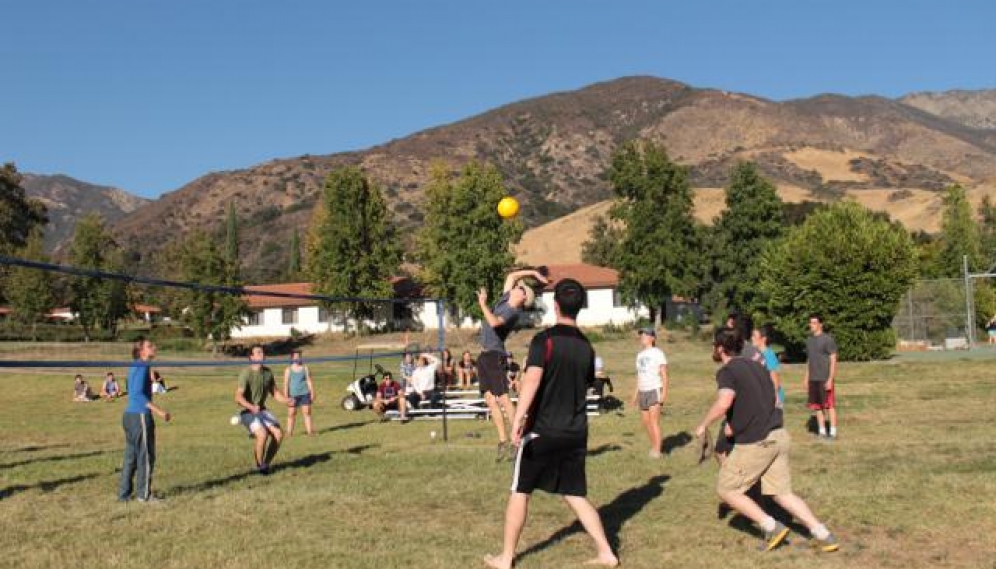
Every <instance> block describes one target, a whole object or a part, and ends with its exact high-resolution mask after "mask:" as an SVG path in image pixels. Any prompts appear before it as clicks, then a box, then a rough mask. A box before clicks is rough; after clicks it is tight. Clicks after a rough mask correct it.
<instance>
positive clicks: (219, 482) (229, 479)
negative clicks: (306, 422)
mask: <svg viewBox="0 0 996 569" xmlns="http://www.w3.org/2000/svg"><path fill="white" fill-rule="evenodd" d="M379 446H380V445H359V446H354V447H350V448H347V449H343V450H335V451H332V450H330V451H326V452H320V453H315V454H309V455H307V456H302V457H300V458H297V459H294V460H292V461H290V462H283V463H277V464H275V465H273V468H272V469H271V470H270V473H271V474H274V473H277V472H282V471H284V470H294V469H297V468H308V467H311V466H314V465H316V464H321V463H323V462H328V461H330V460H332V457H334V456H335V455H337V454H353V455H358V454H363V453H364V452H365V451H367V450H369V449H372V448H376V447H379ZM257 476H259V474H257V473H256V471H255V470H250V471H247V472H240V473H238V474H232V475H231V476H225V477H223V478H216V479H214V480H206V481H204V482H198V483H197V484H188V485H185V486H174V487H173V488H171V489H170V490H169V492H168V493H169V494H183V493H186V492H203V491H205V490H211V489H214V488H219V487H221V486H227V485H228V484H233V483H235V482H241V481H242V480H246V479H248V478H253V477H257Z"/></svg>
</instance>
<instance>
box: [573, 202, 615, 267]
mask: <svg viewBox="0 0 996 569" xmlns="http://www.w3.org/2000/svg"><path fill="white" fill-rule="evenodd" d="M623 234H624V231H623V228H621V227H619V225H618V224H615V223H612V221H611V220H610V219H609V218H607V217H606V216H604V215H600V216H598V217H596V218H595V222H594V223H593V224H592V226H591V229H589V230H588V240H587V241H585V242H584V243H583V244H582V245H581V260H582V261H583V262H585V263H588V264H591V265H597V266H599V267H612V268H617V267H618V264H619V244H620V243H621V242H622V238H623Z"/></svg>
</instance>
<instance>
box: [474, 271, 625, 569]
mask: <svg viewBox="0 0 996 569" xmlns="http://www.w3.org/2000/svg"><path fill="white" fill-rule="evenodd" d="M585 294H586V293H585V290H584V287H582V286H581V284H580V283H578V282H577V281H575V280H573V279H564V280H562V281H560V282H558V283H557V286H556V287H554V293H553V299H554V309H555V311H556V314H557V324H556V325H555V326H554V327H552V328H550V329H548V330H545V331H543V332H540V333H539V334H537V335H536V337H534V338H533V341H532V343H531V344H530V346H529V356H528V358H527V360H526V371H525V375H524V376H523V378H522V390H521V391H520V393H519V405H518V408H517V410H516V413H515V418H514V419H513V420H512V442H513V444H515V445H517V446H518V447H519V448H518V452H517V453H516V457H515V468H514V471H513V474H512V494H511V495H510V496H509V498H508V506H507V508H506V510H505V537H504V542H503V548H502V552H501V553H500V554H499V555H496V556H488V557H485V558H484V561H485V562H486V563H487V564H488V565H489V566H491V567H494V568H496V569H510V568H511V567H512V562H513V561H514V559H515V548H516V546H517V545H518V543H519V536H520V535H521V533H522V528H523V526H524V525H525V523H526V513H527V511H528V509H529V497H530V495H531V494H532V492H533V490H535V489H540V490H545V491H547V492H550V493H552V494H559V495H561V496H562V497H563V498H564V501H566V502H567V504H568V505H569V506H570V508H571V509H572V510H573V511H574V513H575V514H576V515H577V517H578V519H579V520H580V521H581V524H582V526H584V528H585V530H586V531H587V532H588V534H589V535H590V536H591V538H592V540H593V541H594V542H595V547H596V549H597V554H596V556H595V558H594V559H592V560H591V563H593V564H596V565H602V566H606V567H615V566H616V565H618V564H619V560H618V559H617V558H616V556H615V554H614V553H613V552H612V548H611V547H610V546H609V542H608V539H606V537H605V529H604V528H603V526H602V520H601V518H600V517H599V515H598V510H596V509H595V507H594V506H592V504H591V502H589V501H588V499H587V498H586V497H585V496H586V494H587V492H588V488H587V480H586V478H585V456H586V455H587V452H588V415H587V412H586V407H587V398H586V396H587V390H588V384H589V383H590V382H591V380H593V379H594V377H595V351H594V349H592V347H591V343H590V342H588V339H587V338H586V337H585V336H584V334H582V333H581V331H580V330H578V328H577V322H576V318H577V315H578V312H580V311H581V307H582V306H584V301H585Z"/></svg>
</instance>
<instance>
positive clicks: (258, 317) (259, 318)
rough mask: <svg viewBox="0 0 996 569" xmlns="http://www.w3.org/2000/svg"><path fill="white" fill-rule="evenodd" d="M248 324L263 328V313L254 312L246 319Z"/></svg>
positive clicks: (260, 311) (259, 311)
mask: <svg viewBox="0 0 996 569" xmlns="http://www.w3.org/2000/svg"><path fill="white" fill-rule="evenodd" d="M246 324H248V325H249V326H262V325H263V311H262V310H253V311H252V312H250V313H249V316H247V317H246Z"/></svg>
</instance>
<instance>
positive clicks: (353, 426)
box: [318, 421, 377, 435]
mask: <svg viewBox="0 0 996 569" xmlns="http://www.w3.org/2000/svg"><path fill="white" fill-rule="evenodd" d="M376 422H377V421H355V422H353V423H344V424H342V425H333V426H331V427H325V428H324V429H322V430H320V431H318V434H319V435H321V434H324V433H334V432H335V431H345V430H347V429H356V428H358V427H364V426H366V425H369V424H371V423H376Z"/></svg>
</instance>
